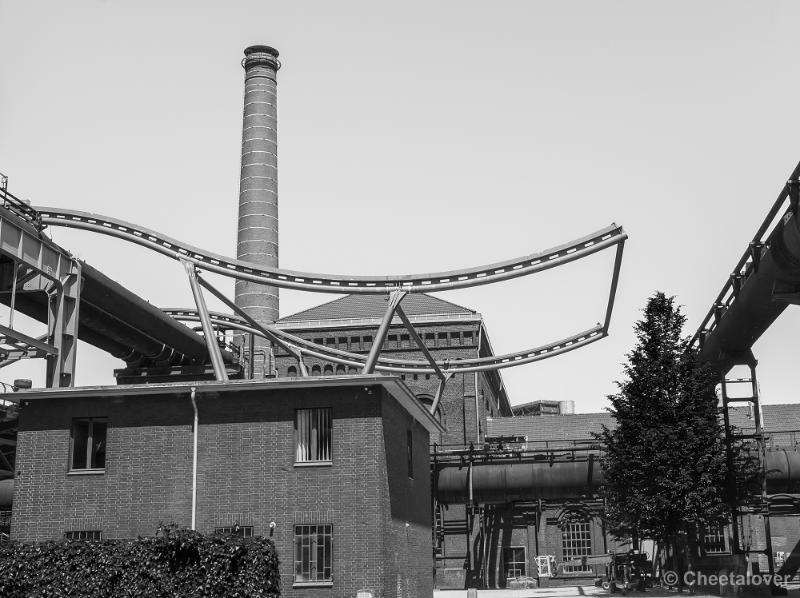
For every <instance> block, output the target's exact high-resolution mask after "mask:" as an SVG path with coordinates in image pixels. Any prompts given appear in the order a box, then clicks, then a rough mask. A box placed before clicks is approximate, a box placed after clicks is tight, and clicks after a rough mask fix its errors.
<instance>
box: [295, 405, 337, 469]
mask: <svg viewBox="0 0 800 598" xmlns="http://www.w3.org/2000/svg"><path fill="white" fill-rule="evenodd" d="M294 436H295V441H296V444H297V450H296V452H295V461H296V462H297V463H326V462H327V463H330V461H331V410H330V408H321V409H298V410H297V411H296V417H295V423H294Z"/></svg>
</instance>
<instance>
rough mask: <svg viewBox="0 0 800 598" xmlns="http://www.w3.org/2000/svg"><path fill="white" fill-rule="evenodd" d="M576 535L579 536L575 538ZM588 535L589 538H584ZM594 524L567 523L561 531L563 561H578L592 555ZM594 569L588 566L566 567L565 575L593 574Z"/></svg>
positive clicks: (584, 522)
mask: <svg viewBox="0 0 800 598" xmlns="http://www.w3.org/2000/svg"><path fill="white" fill-rule="evenodd" d="M574 534H578V537H575V536H574ZM584 534H586V536H587V537H583V535H584ZM592 545H593V539H592V523H591V521H573V522H570V523H565V524H564V527H563V528H562V529H561V555H562V559H561V560H562V561H568V560H572V559H578V558H580V557H583V556H589V555H591V554H592ZM592 571H593V569H592V568H591V566H589V565H586V567H582V566H581V565H579V564H578V565H564V573H591V572H592Z"/></svg>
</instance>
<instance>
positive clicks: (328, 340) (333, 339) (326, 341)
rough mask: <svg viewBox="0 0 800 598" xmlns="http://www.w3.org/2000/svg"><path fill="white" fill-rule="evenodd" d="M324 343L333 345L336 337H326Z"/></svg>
mask: <svg viewBox="0 0 800 598" xmlns="http://www.w3.org/2000/svg"><path fill="white" fill-rule="evenodd" d="M325 344H326V345H335V344H336V339H335V338H326V339H325Z"/></svg>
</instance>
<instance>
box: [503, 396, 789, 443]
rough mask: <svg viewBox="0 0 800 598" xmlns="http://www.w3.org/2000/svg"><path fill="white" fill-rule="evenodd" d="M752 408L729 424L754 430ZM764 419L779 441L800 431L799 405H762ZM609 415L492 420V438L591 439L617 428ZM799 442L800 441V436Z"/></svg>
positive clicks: (737, 412) (739, 411)
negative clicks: (602, 431)
mask: <svg viewBox="0 0 800 598" xmlns="http://www.w3.org/2000/svg"><path fill="white" fill-rule="evenodd" d="M750 414H751V411H750V408H749V407H744V406H743V407H731V409H730V411H729V417H730V422H731V424H732V425H734V426H736V427H737V428H738V429H739V430H740V431H747V430H752V428H753V419H752V417H751V415H750ZM761 417H762V423H763V425H764V431H765V432H767V433H768V434H770V435H772V436H773V438H774V440H775V441H776V442H780V443H785V442H786V439H787V438H788V437H789V435H788V434H786V432H789V431H796V430H800V404H785V405H762V406H761ZM614 423H615V422H614V418H613V417H612V415H611V414H610V413H608V412H607V411H606V412H603V413H576V414H574V415H529V416H517V417H498V418H490V419H489V420H488V423H487V434H488V435H489V436H527V437H528V441H529V442H535V441H541V440H551V441H552V440H591V439H592V432H599V431H600V430H601V429H602V426H603V425H606V426H608V427H609V428H613V427H614ZM796 436H798V440H800V434H798V435H796Z"/></svg>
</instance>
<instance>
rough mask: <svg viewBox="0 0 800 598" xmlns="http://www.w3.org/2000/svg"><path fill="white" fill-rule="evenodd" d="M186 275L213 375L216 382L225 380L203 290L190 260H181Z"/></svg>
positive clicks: (223, 368) (222, 363) (226, 374)
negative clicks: (198, 315)
mask: <svg viewBox="0 0 800 598" xmlns="http://www.w3.org/2000/svg"><path fill="white" fill-rule="evenodd" d="M181 263H182V264H183V267H184V269H185V270H186V275H187V276H188V277H189V285H190V286H191V287H192V295H193V296H194V302H195V304H196V305H197V311H198V312H199V313H200V324H201V325H202V326H203V336H204V337H205V339H206V346H208V355H209V357H211V366H212V367H213V368H214V377H215V378H216V379H217V381H218V382H227V381H228V373H227V372H226V371H225V362H224V361H223V360H222V352H221V351H220V350H219V345H218V344H217V337H216V336H215V335H214V326H213V325H212V324H211V317H210V316H209V315H208V307H206V300H205V298H204V297H203V291H202V289H201V288H200V286H199V285H198V284H197V278H198V277H197V271H196V269H195V266H194V264H193V263H191V262H187V261H185V260H181Z"/></svg>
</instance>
